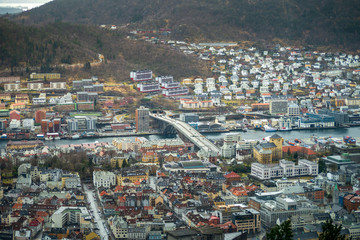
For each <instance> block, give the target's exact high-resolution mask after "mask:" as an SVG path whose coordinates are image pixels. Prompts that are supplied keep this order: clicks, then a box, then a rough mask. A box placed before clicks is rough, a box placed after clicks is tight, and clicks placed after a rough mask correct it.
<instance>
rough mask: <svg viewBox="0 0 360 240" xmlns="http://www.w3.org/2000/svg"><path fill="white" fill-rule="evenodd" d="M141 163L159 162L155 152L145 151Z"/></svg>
mask: <svg viewBox="0 0 360 240" xmlns="http://www.w3.org/2000/svg"><path fill="white" fill-rule="evenodd" d="M142 162H143V163H159V158H158V155H157V153H156V152H145V153H144V154H143V156H142Z"/></svg>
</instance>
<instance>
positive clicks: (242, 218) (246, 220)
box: [231, 208, 261, 233]
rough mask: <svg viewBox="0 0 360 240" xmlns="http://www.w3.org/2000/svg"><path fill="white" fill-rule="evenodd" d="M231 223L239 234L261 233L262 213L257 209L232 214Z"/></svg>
mask: <svg viewBox="0 0 360 240" xmlns="http://www.w3.org/2000/svg"><path fill="white" fill-rule="evenodd" d="M231 221H232V223H233V224H234V225H235V226H236V230H237V232H240V231H242V232H243V231H247V232H248V233H257V232H260V231H261V220H260V212H258V211H256V210H255V209H252V208H248V209H243V210H241V211H239V212H235V213H233V214H232V217H231Z"/></svg>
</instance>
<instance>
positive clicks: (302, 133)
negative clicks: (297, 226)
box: [0, 127, 360, 149]
mask: <svg viewBox="0 0 360 240" xmlns="http://www.w3.org/2000/svg"><path fill="white" fill-rule="evenodd" d="M233 133H234V132H233ZM275 133H276V134H278V135H280V136H281V137H283V138H284V139H285V140H290V141H293V140H294V139H296V138H297V139H308V138H310V137H312V136H316V137H333V138H341V139H342V138H343V137H344V136H351V137H354V138H355V139H356V140H357V142H359V141H360V127H352V128H337V129H318V130H293V131H277V132H264V131H260V130H249V131H247V132H240V134H241V135H242V138H243V139H248V140H262V139H263V138H265V137H269V136H271V135H273V134H275ZM225 134H227V133H203V135H204V136H205V137H207V138H208V139H210V140H213V141H216V140H220V139H222V138H224V136H225ZM121 138H125V137H121ZM128 138H130V139H134V138H135V137H134V136H132V137H128ZM145 138H147V139H149V140H157V139H164V138H165V136H163V135H148V136H145ZM112 140H113V138H110V137H108V138H84V139H62V140H55V141H44V143H45V145H47V146H61V145H69V144H81V143H93V142H111V141H112ZM6 143H7V141H2V142H0V148H1V149H3V148H5V146H6Z"/></svg>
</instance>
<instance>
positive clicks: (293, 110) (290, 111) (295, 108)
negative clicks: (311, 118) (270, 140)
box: [287, 103, 300, 116]
mask: <svg viewBox="0 0 360 240" xmlns="http://www.w3.org/2000/svg"><path fill="white" fill-rule="evenodd" d="M287 115H288V116H299V115H300V107H299V105H297V104H296V103H289V105H288V108H287Z"/></svg>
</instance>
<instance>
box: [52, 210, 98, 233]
mask: <svg viewBox="0 0 360 240" xmlns="http://www.w3.org/2000/svg"><path fill="white" fill-rule="evenodd" d="M51 220H52V221H51V222H52V227H53V228H63V227H64V226H67V225H70V224H74V225H80V227H86V225H89V227H90V225H91V222H90V220H91V217H90V215H89V212H88V210H87V209H86V207H60V208H59V209H58V210H56V212H54V214H53V215H52V216H51Z"/></svg>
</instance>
